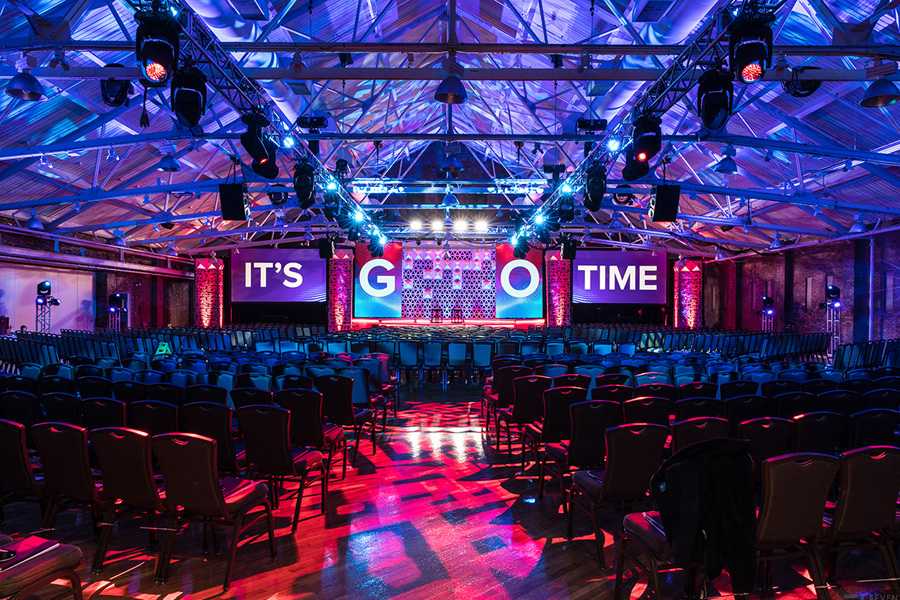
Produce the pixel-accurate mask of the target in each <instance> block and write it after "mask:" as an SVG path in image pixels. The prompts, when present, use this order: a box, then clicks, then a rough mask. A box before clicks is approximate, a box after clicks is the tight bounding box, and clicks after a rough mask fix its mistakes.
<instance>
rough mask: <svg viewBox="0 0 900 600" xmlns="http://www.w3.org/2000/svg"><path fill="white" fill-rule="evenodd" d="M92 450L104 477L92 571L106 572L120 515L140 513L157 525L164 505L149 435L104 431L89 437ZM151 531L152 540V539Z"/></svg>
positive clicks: (125, 430) (99, 430)
mask: <svg viewBox="0 0 900 600" xmlns="http://www.w3.org/2000/svg"><path fill="white" fill-rule="evenodd" d="M90 441H91V447H92V448H93V451H94V454H95V456H96V457H97V464H98V465H99V467H100V472H101V473H102V475H103V492H102V495H101V498H102V503H101V504H102V511H103V520H102V522H101V523H100V524H99V525H100V539H99V541H98V543H97V550H96V551H95V552H94V564H93V571H94V572H95V573H99V572H100V571H101V570H102V569H103V562H104V561H105V559H106V552H107V549H108V548H109V541H110V538H111V537H112V532H113V526H114V524H115V522H116V520H117V518H118V516H119V515H121V514H123V513H131V512H138V513H140V514H142V515H144V516H145V517H146V518H147V519H148V520H149V521H150V525H151V526H154V525H156V520H157V516H158V515H159V514H160V513H161V512H162V510H163V505H162V500H161V498H160V494H159V490H158V489H157V487H156V482H155V481H154V479H153V461H152V458H151V455H152V448H151V442H150V435H149V434H148V433H146V432H144V431H138V430H136V429H127V428H124V427H104V428H100V429H95V430H93V431H91V433H90ZM152 532H153V530H152V529H151V537H152V535H153V533H152Z"/></svg>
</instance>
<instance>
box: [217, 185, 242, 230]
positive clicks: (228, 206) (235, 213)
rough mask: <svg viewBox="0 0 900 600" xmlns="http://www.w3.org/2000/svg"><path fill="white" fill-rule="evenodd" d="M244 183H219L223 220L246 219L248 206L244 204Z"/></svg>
mask: <svg viewBox="0 0 900 600" xmlns="http://www.w3.org/2000/svg"><path fill="white" fill-rule="evenodd" d="M244 191H245V187H244V184H243V183H220V184H219V208H220V209H221V211H222V220H223V221H246V220H247V208H246V206H245V204H244Z"/></svg>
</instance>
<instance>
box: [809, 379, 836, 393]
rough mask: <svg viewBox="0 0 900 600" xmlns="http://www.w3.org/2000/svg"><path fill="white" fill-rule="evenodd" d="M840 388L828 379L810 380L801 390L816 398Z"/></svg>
mask: <svg viewBox="0 0 900 600" xmlns="http://www.w3.org/2000/svg"><path fill="white" fill-rule="evenodd" d="M839 387H840V386H839V385H838V383H837V382H835V381H831V380H828V379H810V380H809V381H805V382H803V383H801V384H800V389H802V390H803V391H804V392H806V393H807V394H813V395H814V396H818V395H819V394H824V393H825V392H830V391H832V390H836V389H838V388H839Z"/></svg>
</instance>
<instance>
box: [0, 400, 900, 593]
mask: <svg viewBox="0 0 900 600" xmlns="http://www.w3.org/2000/svg"><path fill="white" fill-rule="evenodd" d="M404 395H405V400H406V402H405V408H404V410H403V411H402V413H401V415H400V418H399V419H398V421H397V422H396V424H395V425H393V426H391V427H390V431H389V432H388V433H387V435H385V436H382V437H381V439H380V440H379V443H378V451H377V453H376V454H375V455H374V456H373V455H372V454H371V444H370V443H369V442H368V440H366V441H364V442H363V445H362V449H363V453H362V454H361V455H360V461H359V468H358V469H357V470H350V472H349V474H348V477H347V479H346V480H344V481H334V482H333V483H332V486H331V493H332V495H331V500H330V506H329V511H328V514H327V515H325V516H324V517H323V516H322V515H320V514H319V496H318V492H317V488H316V487H313V488H311V489H310V490H309V491H308V492H307V494H306V497H305V498H304V506H303V512H302V513H301V518H302V521H301V524H300V527H299V529H298V531H297V533H296V535H294V536H292V535H291V534H290V525H289V523H290V513H291V511H292V509H293V503H292V502H282V503H281V506H280V508H279V509H278V510H277V512H276V516H277V519H276V526H277V531H276V536H277V551H278V556H277V558H276V559H275V561H274V562H273V561H271V560H270V558H269V555H268V551H267V544H266V541H265V536H263V535H261V533H262V532H260V535H256V536H255V537H252V538H251V539H249V540H248V541H246V542H244V543H242V545H241V547H240V548H239V549H238V554H237V561H236V565H235V572H234V576H235V579H234V582H233V584H232V588H231V589H230V590H229V592H228V593H227V594H226V595H224V596H222V595H221V586H220V582H221V577H222V573H223V569H224V566H225V560H224V557H223V556H213V557H211V558H209V559H208V560H204V559H203V558H202V556H201V536H200V531H199V528H197V530H194V531H192V532H191V533H190V534H188V535H183V536H182V537H180V538H179V542H178V545H177V546H176V556H175V558H176V562H175V563H174V564H173V566H172V569H171V574H170V580H169V582H168V584H166V585H165V586H158V585H156V584H154V582H153V575H152V574H153V566H154V557H153V556H152V555H151V554H148V553H147V551H146V549H145V548H144V543H145V541H146V536H145V535H144V534H143V533H142V532H141V531H140V530H138V529H137V523H135V524H132V525H129V526H126V527H125V528H124V529H123V530H122V531H121V532H120V533H118V534H117V535H116V536H115V537H114V538H113V542H112V546H111V550H110V553H109V561H108V565H107V567H106V569H105V570H104V572H103V574H102V575H101V576H92V575H91V574H90V573H89V571H88V568H87V567H85V568H83V569H82V575H83V576H84V578H85V583H86V585H87V589H86V590H85V591H86V593H87V595H86V597H93V598H139V599H142V600H149V599H163V598H164V599H172V600H173V599H176V598H185V597H190V598H213V597H229V598H230V597H236V598H254V599H255V598H260V599H262V598H271V599H275V598H278V599H284V598H353V599H363V598H371V599H376V598H377V599H384V598H441V599H446V598H461V599H465V600H474V599H477V598H534V599H543V598H592V599H596V598H601V599H603V598H611V597H612V577H613V573H612V570H611V569H610V568H607V569H605V570H601V569H600V568H599V567H598V564H597V561H596V558H595V555H594V553H593V547H592V541H591V538H590V535H589V531H590V526H589V523H588V517H587V515H586V514H583V513H578V515H577V516H578V518H577V519H576V524H577V529H576V539H575V540H574V541H571V542H570V541H567V540H566V537H565V519H564V518H563V517H562V515H561V514H558V495H557V494H556V493H555V490H554V491H553V492H552V493H549V495H548V496H547V497H545V498H544V500H543V501H539V500H538V499H537V498H536V489H537V487H536V482H535V479H534V476H535V473H536V469H534V468H532V469H529V471H528V472H527V473H526V475H525V476H521V475H519V476H516V475H517V472H518V470H519V466H518V457H517V456H515V457H508V456H506V455H504V454H500V455H496V454H494V453H493V452H491V451H490V450H487V449H486V448H485V446H484V445H483V440H482V436H481V433H480V421H479V419H478V417H477V410H478V401H477V400H478V390H477V389H476V388H468V389H465V390H451V391H450V392H442V391H440V389H439V388H438V387H436V386H427V387H425V388H419V389H414V390H412V391H410V392H408V393H405V394H404ZM468 401H471V402H472V403H471V407H469V404H468ZM469 408H470V410H468V409H469ZM615 522H616V518H614V517H613V516H610V517H609V518H608V519H606V520H605V521H604V522H603V523H602V526H603V527H604V529H606V530H607V531H609V530H611V529H612V528H614V527H615ZM5 526H6V527H10V526H12V527H13V528H15V529H18V530H19V531H22V530H34V529H36V528H37V527H38V526H39V520H38V515H37V508H36V506H35V505H27V504H18V505H15V506H13V507H10V508H9V509H8V510H7V521H6V525H5ZM59 526H60V530H59V535H60V537H61V538H62V539H64V540H67V541H74V542H77V543H78V544H79V545H81V547H82V548H84V549H85V563H84V564H85V565H89V564H90V559H91V558H92V555H93V548H94V544H93V542H92V541H91V540H92V538H91V531H90V524H89V521H88V520H87V517H86V515H84V514H83V513H79V512H75V511H69V512H65V513H63V514H62V516H61V517H60V519H59ZM220 539H222V538H220ZM220 546H224V544H220ZM613 550H614V548H613V538H612V537H611V536H610V535H607V537H606V548H605V551H606V560H607V564H609V565H612V564H613V563H614V552H613ZM839 574H840V577H841V582H840V587H839V588H837V589H832V590H830V592H831V596H832V598H851V597H859V595H860V593H862V592H874V591H880V590H886V587H885V586H884V584H878V583H869V584H859V583H854V582H853V580H854V579H856V580H859V579H862V578H867V579H875V578H878V577H879V576H881V567H880V561H879V560H878V557H877V555H876V554H873V553H869V552H865V553H858V554H856V553H853V554H850V555H849V556H848V557H846V558H845V559H842V561H841V563H840V572H839ZM774 579H775V582H776V583H777V585H778V586H779V587H780V589H781V590H786V591H785V593H783V594H782V593H779V598H792V599H794V598H796V599H800V598H814V597H815V595H814V593H813V591H812V584H811V582H810V580H809V579H808V578H807V577H806V572H805V570H803V569H802V568H800V567H799V566H791V565H783V566H778V567H776V568H775V569H774ZM629 585H630V586H632V589H631V598H638V597H641V595H642V594H643V593H644V591H645V590H646V578H645V577H642V578H640V579H638V580H637V581H635V580H633V579H632V580H630V581H629ZM716 588H717V590H718V592H719V593H720V594H724V595H727V594H728V592H729V586H728V579H727V577H724V578H722V579H720V580H719V581H717V582H716ZM648 596H649V594H648ZM884 597H892V596H884Z"/></svg>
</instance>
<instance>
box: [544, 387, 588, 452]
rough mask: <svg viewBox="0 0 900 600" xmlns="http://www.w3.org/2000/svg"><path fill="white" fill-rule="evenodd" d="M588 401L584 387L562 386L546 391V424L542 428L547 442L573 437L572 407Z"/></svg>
mask: <svg viewBox="0 0 900 600" xmlns="http://www.w3.org/2000/svg"><path fill="white" fill-rule="evenodd" d="M585 399H587V390H586V389H585V388H583V387H573V386H560V387H556V386H554V387H551V388H548V389H546V390H544V423H543V425H542V427H541V432H542V436H541V437H542V439H543V441H545V442H558V441H560V440H564V439H569V438H570V437H571V436H572V421H571V414H570V411H571V407H572V405H573V404H575V403H576V402H584V401H585Z"/></svg>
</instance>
